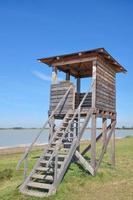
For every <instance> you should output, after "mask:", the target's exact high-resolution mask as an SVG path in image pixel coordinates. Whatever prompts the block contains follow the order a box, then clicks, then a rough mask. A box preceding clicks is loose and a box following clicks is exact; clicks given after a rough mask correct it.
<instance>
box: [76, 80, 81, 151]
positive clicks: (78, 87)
mask: <svg viewBox="0 0 133 200" xmlns="http://www.w3.org/2000/svg"><path fill="white" fill-rule="evenodd" d="M76 90H77V96H78V99H77V104H78V105H79V104H80V78H79V77H78V78H77V87H76ZM78 120H79V117H78ZM78 120H77V122H78ZM78 130H79V127H78V123H76V136H77V135H78ZM77 150H78V151H80V145H79V146H78V148H77Z"/></svg>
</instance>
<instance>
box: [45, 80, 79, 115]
mask: <svg viewBox="0 0 133 200" xmlns="http://www.w3.org/2000/svg"><path fill="white" fill-rule="evenodd" d="M71 85H73V84H72V83H71V82H69V81H62V82H60V83H58V84H52V85H51V91H50V107H49V114H51V112H52V111H53V110H54V109H55V108H56V106H57V104H58V103H59V101H60V100H61V99H62V98H63V96H64V95H65V93H66V92H67V90H68V89H69V87H70V86H71ZM74 105H75V86H74V85H73V87H72V89H71V90H70V93H69V95H68V97H67V99H66V101H65V102H64V104H63V105H61V106H60V107H59V109H58V110H57V112H56V115H58V114H60V115H64V114H66V112H67V111H68V109H73V108H74Z"/></svg>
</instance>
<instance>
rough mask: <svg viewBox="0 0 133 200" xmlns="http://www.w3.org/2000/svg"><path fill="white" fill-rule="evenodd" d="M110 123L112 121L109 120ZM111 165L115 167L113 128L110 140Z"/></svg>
mask: <svg viewBox="0 0 133 200" xmlns="http://www.w3.org/2000/svg"><path fill="white" fill-rule="evenodd" d="M111 121H112V123H113V121H114V120H111ZM111 164H112V166H115V127H114V128H113V132H112V138H111Z"/></svg>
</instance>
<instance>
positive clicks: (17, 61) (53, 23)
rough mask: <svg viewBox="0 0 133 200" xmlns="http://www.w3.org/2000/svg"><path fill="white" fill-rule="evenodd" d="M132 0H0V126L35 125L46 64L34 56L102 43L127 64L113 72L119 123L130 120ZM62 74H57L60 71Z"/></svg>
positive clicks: (43, 104) (43, 111)
mask: <svg viewBox="0 0 133 200" xmlns="http://www.w3.org/2000/svg"><path fill="white" fill-rule="evenodd" d="M132 11H133V1H132V0H117V1H116V0H110V1H107V0H100V1H98V0H93V1H89V0H82V1H81V0H71V1H70V0H67V1H65V0H57V1H50V0H49V1H46V0H36V1H35V0H19V1H18V0H16V1H15V0H12V1H9V0H0V127H12V126H23V127H40V126H42V124H43V122H44V120H45V119H46V117H47V110H48V102H49V87H50V82H49V81H43V80H41V79H39V78H37V77H36V76H34V74H33V71H39V72H42V73H44V74H45V75H47V76H51V70H50V68H48V67H47V66H46V65H44V64H40V63H38V62H37V61H36V59H37V58H41V57H47V56H52V55H57V54H64V53H71V52H75V51H80V50H87V49H91V48H97V47H104V48H105V49H106V50H107V51H109V53H110V54H111V55H113V56H114V57H115V58H116V59H117V60H118V61H119V62H120V63H121V64H122V65H123V66H125V68H126V69H127V70H128V73H127V75H124V74H118V75H117V113H118V123H117V125H118V126H122V125H125V126H133V105H132V102H133V89H132V88H133V59H132V57H133V56H132V52H133V12H132ZM60 76H61V75H60Z"/></svg>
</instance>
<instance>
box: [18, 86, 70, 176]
mask: <svg viewBox="0 0 133 200" xmlns="http://www.w3.org/2000/svg"><path fill="white" fill-rule="evenodd" d="M71 88H72V85H71V86H70V87H69V88H68V90H67V91H66V93H65V94H64V96H63V98H62V99H61V100H60V101H59V103H58V105H57V106H56V108H55V109H54V111H52V113H51V115H50V117H49V118H48V120H47V121H46V122H45V123H44V125H43V127H42V129H41V130H40V132H39V133H38V134H37V136H36V137H35V138H34V140H33V142H32V143H31V145H30V146H29V147H28V149H26V151H25V153H24V154H23V156H22V158H21V159H20V160H19V162H18V164H17V166H16V170H18V169H19V168H20V165H21V164H22V162H23V161H25V163H24V176H25V178H26V174H27V166H28V164H27V162H28V155H29V153H30V152H31V150H32V148H33V146H34V144H35V143H36V141H37V140H38V138H39V137H40V135H41V134H42V132H43V131H44V129H45V128H46V126H47V124H48V123H49V121H50V120H51V118H52V117H53V116H54V114H55V113H56V111H57V110H58V108H59V107H60V105H61V104H63V102H64V101H65V99H66V98H67V96H68V94H69V92H70V90H71Z"/></svg>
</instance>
